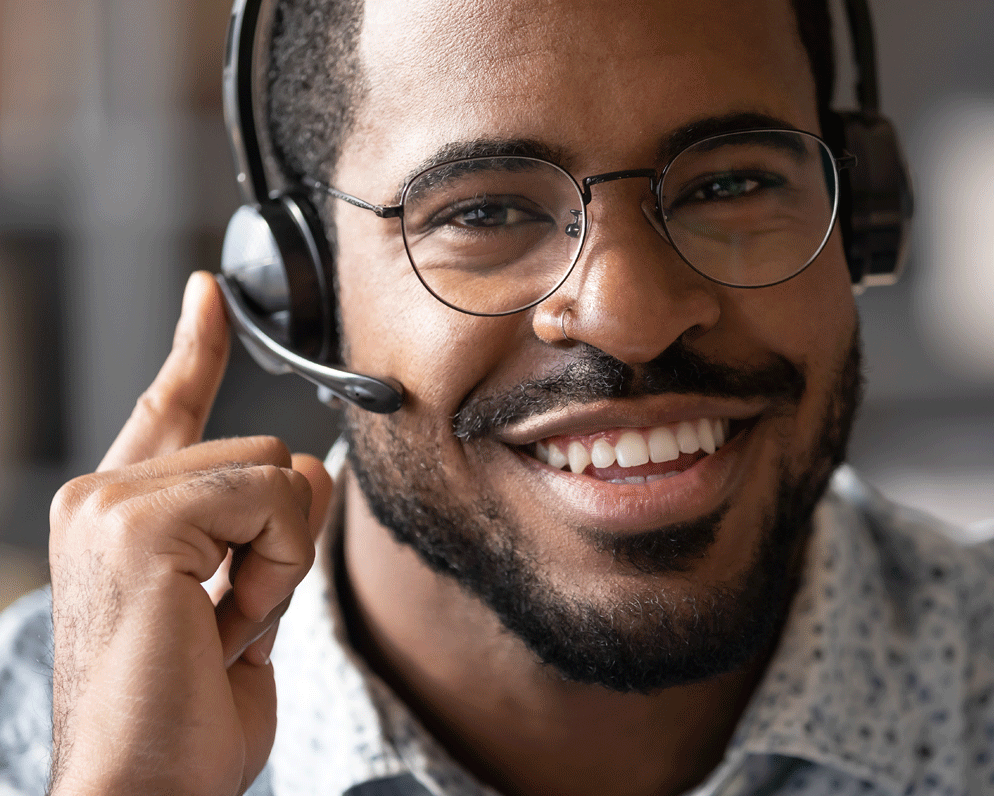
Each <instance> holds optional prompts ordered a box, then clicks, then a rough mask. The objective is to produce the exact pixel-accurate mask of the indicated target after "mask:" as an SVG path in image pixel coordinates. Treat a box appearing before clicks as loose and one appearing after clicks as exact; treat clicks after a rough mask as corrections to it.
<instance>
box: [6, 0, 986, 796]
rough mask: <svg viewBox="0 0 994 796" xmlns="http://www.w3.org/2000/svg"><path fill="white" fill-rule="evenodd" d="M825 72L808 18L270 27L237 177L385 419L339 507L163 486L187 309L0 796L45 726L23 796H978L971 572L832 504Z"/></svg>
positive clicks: (632, 11)
mask: <svg viewBox="0 0 994 796" xmlns="http://www.w3.org/2000/svg"><path fill="white" fill-rule="evenodd" d="M829 28H830V22H829V19H828V14H827V9H826V8H825V7H824V6H823V5H821V4H819V3H807V2H803V0H797V2H794V3H791V2H789V0H756V2H750V3H742V2H731V1H728V0H699V1H698V2H694V3H686V2H680V1H679V0H655V1H650V0H639V1H638V2H630V3H625V4H623V6H621V5H619V4H617V3H607V2H599V1H598V0H583V1H582V2H570V3H562V2H555V1H554V0H542V1H541V2H536V0H502V1H501V2H489V0H483V2H480V1H479V0H476V1H474V2H472V3H462V2H443V0H426V1H425V2H418V3H408V2H401V1H400V0H369V2H367V3H366V4H365V6H364V7H363V6H362V5H361V4H356V3H345V4H338V3H333V2H320V0H310V2H302V1H301V2H298V1H297V0H287V1H286V2H280V3H279V4H278V9H277V13H276V22H275V28H274V30H273V32H272V54H271V57H270V71H269V74H270V102H269V105H268V110H269V114H270V131H271V134H272V137H273V143H274V147H275V150H276V152H278V153H279V156H280V159H281V161H282V164H283V168H284V170H285V171H286V174H287V176H288V177H289V178H290V179H291V181H292V182H293V183H295V184H296V185H297V186H298V187H300V186H308V188H309V191H310V193H311V194H312V196H311V198H312V199H313V200H314V201H315V202H316V203H317V208H318V212H319V213H320V215H321V218H322V219H323V222H324V231H325V233H326V234H327V235H328V238H329V240H331V241H332V244H333V245H332V248H333V250H334V258H335V259H334V261H335V272H334V277H333V278H334V282H335V288H336V295H337V302H338V326H339V333H340V338H339V339H340V341H341V346H340V347H341V353H342V356H343V359H344V362H345V363H346V364H347V365H348V367H349V368H350V369H351V370H354V371H356V372H358V373H362V374H374V375H375V376H376V377H378V378H381V379H389V380H391V381H390V382H389V383H390V384H397V383H399V384H402V385H403V401H402V403H401V405H400V407H399V409H397V411H394V412H392V413H387V414H377V413H371V412H366V411H362V410H361V409H358V408H356V407H348V408H347V409H346V414H345V420H346V433H345V435H344V438H343V441H342V442H341V443H340V444H339V445H338V446H336V450H335V451H333V454H332V456H331V457H329V470H331V471H332V475H333V477H334V481H335V483H334V486H332V483H331V481H330V480H329V478H328V475H327V473H326V471H325V469H324V468H323V467H322V466H321V464H320V462H318V461H317V460H315V459H313V458H311V457H305V456H295V457H291V456H290V454H289V453H288V452H287V451H286V449H285V448H284V447H283V446H282V445H281V444H280V443H279V442H278V441H276V440H271V439H265V438H247V439H235V440H221V441H215V442H209V443H199V439H200V435H201V433H202V429H203V424H204V422H205V419H206V416H207V413H208V412H209V408H210V404H211V401H212V399H213V394H214V392H215V390H216V388H217V384H218V383H219V381H220V378H221V375H222V373H223V369H224V360H225V355H226V339H227V327H226V323H225V320H224V312H223V309H222V304H221V293H220V292H219V290H218V288H217V285H216V284H215V283H214V282H213V281H212V280H210V279H207V278H206V277H205V276H204V275H202V274H200V275H195V276H194V278H193V279H192V280H191V282H190V285H189V286H188V289H187V295H186V297H185V299H184V310H183V315H182V318H181V320H180V324H179V326H178V329H177V335H176V343H175V346H174V350H173V352H172V354H171V355H170V357H169V359H168V361H167V362H166V364H165V366H164V367H163V370H162V372H161V373H160V375H159V377H158V378H157V379H156V382H155V383H154V384H153V385H152V387H151V388H150V389H149V391H148V392H147V393H146V395H145V396H144V397H143V399H142V400H141V401H139V405H138V408H137V409H136V411H135V414H134V415H133V416H132V418H131V419H130V420H129V421H128V424H127V425H126V427H125V428H124V430H123V431H122V432H121V435H120V437H119V438H118V440H117V441H116V442H115V443H114V446H113V447H112V448H111V450H110V452H109V453H108V454H107V457H106V459H105V460H104V462H103V463H102V464H101V467H100V469H99V471H98V472H97V473H95V474H93V475H91V476H86V477H84V478H81V479H77V480H76V481H73V482H71V483H70V484H68V485H67V486H66V487H65V488H64V489H63V490H62V491H61V492H60V494H59V495H58V496H57V498H56V501H55V504H54V506H53V512H52V518H53V526H52V572H53V588H52V598H51V599H52V615H53V617H54V647H53V649H54V664H53V665H54V678H53V683H54V697H53V696H51V695H49V693H48V691H47V685H46V683H45V681H44V677H42V676H40V675H39V674H38V673H37V671H36V669H37V667H34V668H33V669H31V670H30V671H25V668H26V667H24V666H21V667H20V668H19V667H18V665H17V662H18V660H21V661H23V660H28V659H30V658H31V656H32V654H37V655H39V656H42V657H45V656H47V654H48V653H47V652H46V650H47V649H48V645H49V644H50V643H51V642H50V641H49V640H48V639H49V633H51V632H52V631H51V630H50V629H48V627H47V620H46V618H45V612H46V611H47V610H48V604H49V602H48V601H49V598H48V596H47V595H45V594H40V595H37V596H35V597H33V598H31V599H30V600H29V601H28V602H27V603H23V604H22V605H21V607H20V608H18V609H15V611H14V612H13V613H12V614H8V616H7V617H6V618H5V619H4V624H3V625H2V628H3V632H5V633H7V634H8V636H9V637H10V638H11V639H12V640H16V642H17V649H18V653H17V655H15V656H13V657H12V659H11V660H10V661H8V662H6V663H5V666H6V668H5V669H4V670H3V671H4V672H5V673H6V682H7V683H9V684H10V685H6V686H4V691H3V700H4V702H3V704H4V710H5V717H6V716H7V715H11V716H15V717H16V719H15V720H14V722H13V723H12V725H11V726H12V727H13V728H14V730H13V731H12V733H13V736H16V739H17V740H15V741H12V742H10V743H8V742H7V741H4V742H3V743H5V744H6V746H5V747H2V754H3V755H5V757H4V756H0V769H2V770H3V773H2V776H4V777H6V779H3V780H2V783H3V784H0V788H2V787H3V786H4V785H6V786H7V787H8V791H9V792H20V791H17V790H16V788H17V787H23V788H24V789H25V790H24V791H23V792H32V791H31V790H30V787H31V782H32V781H34V782H37V781H39V778H40V777H43V776H44V773H42V769H43V767H44V766H45V765H47V763H46V760H47V753H46V752H45V749H44V746H43V744H41V742H40V740H39V738H40V736H41V734H42V733H43V732H44V730H45V727H44V722H42V721H40V720H39V718H38V717H39V710H38V708H37V706H38V705H39V704H40V703H41V702H43V701H45V700H48V699H53V698H54V703H53V711H54V753H53V758H52V769H51V776H52V780H51V793H53V794H60V795H61V794H83V793H86V794H97V793H100V794H111V793H171V794H175V793H183V794H187V793H189V794H194V793H204V794H208V793H209V794H237V793H241V792H244V791H245V790H246V789H247V788H250V787H251V793H253V794H291V793H292V794H305V793H314V794H343V793H345V794H350V796H360V795H362V796H387V794H408V795H409V796H424V794H429V793H433V794H437V796H443V795H447V794H453V795H456V794H458V795H459V796H463V795H466V794H474V795H475V794H485V793H492V792H494V791H497V792H500V793H504V794H508V796H512V795H513V796H533V795H535V796H537V795H538V794H541V795H542V796H546V795H552V796H559V794H562V795H563V796H566V795H567V794H571V795H575V796H584V795H585V794H598V796H601V795H603V794H618V795H619V796H628V795H630V796H641V795H643V794H644V795H645V796H649V795H652V796H663V795H664V794H680V793H687V792H692V793H695V794H702V796H703V794H718V793H721V794H747V793H748V794H752V793H819V794H823V793H839V794H843V793H880V794H891V793H893V794H899V793H912V792H922V793H924V792H928V793H949V794H960V793H980V792H984V791H985V790H986V789H988V788H990V787H991V786H992V785H991V783H992V781H994V780H992V779H991V778H992V777H994V755H992V754H991V753H990V748H991V738H994V706H992V703H994V664H992V657H994V652H992V639H994V626H992V623H994V619H992V616H994V610H992V609H994V599H992V595H991V588H990V586H991V581H992V574H994V555H992V551H991V549H990V548H989V547H982V548H976V549H974V550H973V551H970V552H969V553H964V552H962V551H960V550H958V549H957V548H955V547H954V546H953V545H951V544H950V543H949V542H947V541H944V539H943V537H942V536H941V535H939V534H937V533H935V532H934V531H933V530H932V529H931V528H930V527H929V526H930V525H931V524H932V523H930V521H927V520H925V519H923V518H916V517H913V516H911V515H910V514H904V513H901V512H900V511H899V510H898V509H896V508H894V507H892V506H889V505H887V504H885V503H884V502H883V501H882V499H880V498H879V497H878V496H875V495H874V494H873V493H872V492H870V491H869V490H868V489H867V488H866V487H865V486H863V485H862V484H861V483H860V482H859V481H858V479H857V478H856V476H855V475H854V474H853V473H852V472H851V471H849V470H847V469H845V468H842V469H841V470H839V469H838V468H839V465H840V464H841V463H842V461H843V459H844V455H845V447H846V441H847V438H848V435H849V430H850V426H851V422H852V419H853V415H854V412H855V410H856V406H857V403H858V398H859V391H860V347H859V333H858V320H857V315H856V309H855V305H854V301H853V287H852V280H851V275H850V270H849V268H848V266H847V262H846V257H845V254H844V242H843V235H842V231H841V230H840V227H839V225H838V224H837V223H836V221H837V215H836V214H837V208H838V203H839V199H840V192H841V191H840V170H842V169H844V168H846V167H850V166H852V165H853V164H852V163H851V158H847V156H846V153H844V152H842V151H841V150H840V149H839V148H838V147H833V146H830V145H829V144H827V143H825V141H824V140H823V138H824V136H829V137H831V135H829V133H830V132H831V131H828V130H824V129H823V121H824V120H825V119H827V118H828V98H829V97H830V96H831V93H832V77H831V71H832V67H831V58H830V53H831V44H830V36H829ZM370 211H373V212H370ZM225 289H226V290H229V289H230V285H229V286H228V287H226V288H225ZM229 311H230V312H233V313H235V312H237V308H236V307H234V306H232V307H231V308H229ZM294 361H295V362H296V361H297V360H294ZM295 367H296V366H295ZM197 443H199V444H197ZM343 459H347V463H344V464H343ZM833 473H835V476H834V480H832V479H833ZM830 482H831V486H829V485H830ZM329 505H330V506H331V510H330V511H329ZM329 518H330V520H329ZM322 530H324V531H325V533H324V535H323V537H321V541H320V542H319V543H318V545H317V556H316V558H317V561H318V563H317V565H315V566H314V568H313V571H312V572H311V574H310V575H309V576H308V577H307V579H306V580H304V581H303V583H302V584H301V580H302V579H303V578H304V575H305V573H307V571H308V570H309V569H310V567H311V564H312V562H313V561H314V560H315V551H314V539H315V538H316V537H318V535H319V534H320V533H321V531H322ZM229 548H234V550H235V552H234V555H233V557H230V558H228V559H227V561H226V555H227V553H228V551H229ZM228 562H230V563H228ZM219 567H220V568H221V569H220V570H219V569H218V568H219ZM229 567H230V569H229ZM229 578H230V581H231V583H232V584H233V588H231V589H230V590H229V588H228V580H229ZM202 581H209V582H208V583H207V588H206V590H205V589H204V588H202V587H201V585H200V584H201V582H202ZM298 584H300V588H298V589H296V591H297V593H296V597H295V599H294V605H293V607H292V609H291V610H290V611H289V612H288V613H287V614H286V615H285V616H284V611H285V610H286V607H287V603H288V601H289V596H290V594H291V593H292V592H293V591H294V589H295V588H296V587H297V586H298ZM280 617H283V618H282V623H281V624H282V628H283V629H282V630H281V631H280V632H279V636H278V638H277V628H278V624H277V623H278V622H279V621H280ZM274 644H275V651H273V650H274ZM32 645H34V646H32ZM36 649H37V650H38V652H37V653H33V652H32V650H36ZM271 651H273V657H272V662H271V661H270V652H271ZM27 668H30V667H27ZM277 687H278V689H279V695H280V702H279V712H278V715H279V728H278V731H277V726H276V725H277V721H276V718H277V707H276V689H277ZM5 720H6V719H5ZM274 739H275V740H274ZM4 765H6V768H4ZM260 772H261V776H260ZM32 778H34V779H32ZM253 783H254V784H253ZM11 789H14V790H11ZM8 791H2V792H8Z"/></svg>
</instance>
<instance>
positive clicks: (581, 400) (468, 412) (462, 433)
mask: <svg viewBox="0 0 994 796" xmlns="http://www.w3.org/2000/svg"><path fill="white" fill-rule="evenodd" d="M805 387H806V380H805V378H804V374H803V373H802V372H801V370H800V368H799V367H798V366H797V365H795V364H794V363H793V362H791V361H790V360H788V359H787V358H786V357H784V356H782V355H779V354H778V355H774V356H772V357H771V358H770V359H769V360H768V361H766V362H764V363H763V364H762V365H758V366H756V367H747V366H739V365H728V364H725V363H721V362H715V361H713V360H710V359H708V358H706V357H704V356H702V355H701V354H699V353H697V352H696V351H694V350H693V349H691V348H689V347H688V346H687V345H686V344H685V343H683V341H681V340H678V341H676V342H675V343H673V345H671V346H670V347H669V348H667V349H666V350H665V351H664V352H663V353H662V354H660V355H659V356H658V357H656V358H655V359H653V360H652V361H651V362H648V363H646V364H641V365H626V364H625V363H624V362H621V361H620V360H618V359H615V358H614V357H612V356H610V355H609V354H605V353H604V352H603V351H600V350H598V349H596V348H594V347H592V346H584V347H583V348H582V349H580V350H579V352H578V359H576V360H575V361H573V362H571V363H569V364H568V365H567V366H566V367H565V368H563V369H562V371H560V372H559V373H555V374H553V375H550V376H546V377H543V378H540V379H534V380H531V381H526V382H522V383H521V384H519V385H517V386H516V387H514V389H512V390H511V391H509V392H507V393H504V394H499V395H493V394H491V395H482V396H470V397H469V398H467V400H466V401H465V402H464V403H463V405H462V406H461V407H460V409H459V411H458V412H456V414H455V416H454V417H453V419H452V424H453V433H455V435H456V437H458V438H459V439H461V440H463V441H466V442H469V441H472V440H477V439H482V438H484V437H489V436H492V435H494V434H496V433H499V432H500V431H501V430H502V429H504V428H506V427H507V426H508V425H510V424H511V423H515V422H518V421H520V420H524V419H526V418H528V417H532V416H535V415H541V414H544V413H546V412H550V411H553V410H556V409H561V408H563V407H565V406H568V405H570V404H586V403H593V402H594V401H600V400H604V399H608V398H638V397H642V396H651V395H665V394H668V393H669V394H678V395H687V394H694V395H700V396H702V397H710V398H730V399H741V400H749V399H752V398H767V399H770V400H772V401H773V402H775V403H785V404H788V403H789V404H794V403H797V402H798V401H799V400H800V399H801V396H802V395H803V394H804V390H805Z"/></svg>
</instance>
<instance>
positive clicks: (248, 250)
mask: <svg viewBox="0 0 994 796" xmlns="http://www.w3.org/2000/svg"><path fill="white" fill-rule="evenodd" d="M277 3H278V0H235V1H234V5H233V8H232V12H231V21H230V23H229V26H228V33H227V42H226V48H225V63H224V85H223V93H222V96H223V103H224V118H225V126H226V128H227V131H228V137H229V139H230V143H231V149H232V153H233V155H234V159H235V166H236V169H237V179H238V186H239V189H240V192H241V195H242V199H243V202H244V204H243V205H242V206H241V207H240V208H239V209H238V210H237V211H236V212H235V214H234V216H232V218H231V221H230V222H229V224H228V229H227V232H226V233H225V238H224V244H223V247H222V252H221V274H220V275H219V276H218V277H217V279H218V282H219V284H220V286H221V290H222V293H223V295H224V299H225V303H226V305H227V309H228V317H229V319H230V321H231V324H232V326H233V327H234V329H235V331H236V333H237V334H238V336H239V338H240V339H241V340H242V343H244V345H245V347H246V348H247V349H248V351H249V353H250V354H251V355H252V356H253V358H254V359H255V360H256V361H257V362H258V363H259V364H260V365H261V366H262V367H263V368H264V369H265V370H267V371H269V372H270V373H274V374H282V373H296V374H298V375H300V376H303V377H304V378H305V379H308V380H309V381H311V382H313V383H314V384H316V385H317V387H318V398H319V399H320V400H321V401H323V402H325V403H328V404H334V403H335V401H336V399H340V400H344V401H348V402H349V403H351V404H353V405H355V406H358V407H359V408H361V409H366V410H369V411H372V412H381V413H389V412H395V411H397V410H398V409H400V407H401V406H402V404H403V402H404V388H403V386H402V385H401V384H400V383H398V382H397V381H395V380H393V379H389V378H374V377H372V376H366V375H362V374H358V373H353V372H350V371H348V370H344V369H342V368H341V367H336V366H333V365H329V364H326V363H327V362H328V361H329V360H331V359H332V358H333V357H334V356H335V352H336V350H337V343H336V336H337V335H336V319H335V300H334V290H333V285H334V270H333V262H332V257H331V251H330V248H329V245H328V242H327V240H326V238H325V235H324V231H323V228H322V226H321V222H320V219H319V217H318V213H317V211H316V210H315V209H314V207H313V205H312V204H311V202H310V201H309V199H308V198H307V196H306V194H305V193H304V192H303V189H302V187H301V186H298V185H292V184H289V185H288V184H286V177H285V175H284V174H283V171H282V169H281V167H280V164H279V162H278V161H277V158H276V157H275V156H274V154H273V148H272V146H271V142H270V140H269V127H268V124H267V121H266V113H267V107H266V102H265V97H266V91H267V87H268V64H267V63H266V59H265V58H264V57H263V54H268V52H269V43H270V37H271V33H272V28H273V24H272V23H273V17H274V14H275V9H276V5H277ZM846 12H847V18H848V22H849V31H850V34H851V37H852V44H853V56H854V61H855V65H856V74H857V84H856V98H857V102H858V105H859V108H858V109H857V110H855V111H842V112H836V111H833V112H832V113H831V114H830V118H828V119H827V120H825V124H824V126H825V128H826V129H825V130H824V134H825V137H826V139H827V140H828V142H829V144H830V146H832V148H833V149H834V150H840V151H841V150H844V151H845V152H847V153H849V154H851V155H854V156H855V159H856V165H855V166H854V167H852V168H850V169H847V170H846V171H844V172H843V173H842V183H843V184H842V191H841V195H840V210H839V222H840V224H841V225H842V233H843V240H844V242H845V249H846V257H847V260H848V264H849V273H850V276H851V278H852V283H853V290H854V291H856V292H860V291H862V290H863V289H865V288H866V287H869V286H875V285H889V284H893V283H894V282H895V281H897V278H898V276H899V275H900V272H901V269H902V267H903V264H904V261H905V258H906V254H907V242H908V238H909V232H910V225H911V218H912V214H913V206H914V202H913V197H912V191H911V180H910V177H909V175H908V170H907V166H906V165H905V160H904V157H903V155H902V152H901V146H900V143H899V141H898V138H897V134H896V133H895V131H894V128H893V125H892V124H891V123H890V121H888V120H887V119H886V118H885V117H884V116H882V115H881V114H880V110H879V107H880V103H879V91H878V87H877V70H876V53H875V48H874V41H873V29H872V23H871V19H870V9H869V6H868V4H867V0H846Z"/></svg>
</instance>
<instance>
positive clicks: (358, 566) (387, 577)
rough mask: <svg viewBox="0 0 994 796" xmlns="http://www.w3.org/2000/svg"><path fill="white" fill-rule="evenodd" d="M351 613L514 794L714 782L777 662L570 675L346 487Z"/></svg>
mask: <svg viewBox="0 0 994 796" xmlns="http://www.w3.org/2000/svg"><path fill="white" fill-rule="evenodd" d="M346 517H347V521H346V527H345V539H344V562H345V573H344V575H345V578H344V579H343V582H342V587H343V593H344V597H345V600H346V603H347V604H346V606H345V608H346V614H347V615H348V616H349V618H350V619H351V620H352V624H351V631H352V633H353V637H354V640H355V643H356V645H357V646H358V648H359V650H360V652H362V654H363V655H364V656H365V657H366V658H367V659H368V661H369V662H370V664H371V666H372V667H373V668H374V670H375V671H377V673H378V674H379V675H380V676H381V677H382V678H383V679H384V680H385V681H386V682H388V683H389V684H390V685H391V687H393V688H394V690H395V691H396V692H397V693H398V694H399V695H400V696H401V698H402V699H404V701H405V702H406V703H407V704H408V706H409V707H410V708H411V709H412V710H413V711H414V713H415V714H416V715H417V716H418V718H419V719H420V720H421V721H422V723H423V724H424V725H425V726H426V727H427V728H428V729H429V730H430V731H431V732H432V733H433V734H434V735H435V736H436V738H438V740H439V741H441V742H442V743H443V745H445V746H446V748H447V749H448V750H449V752H450V754H452V755H453V757H454V758H455V759H456V760H458V761H459V762H460V763H461V764H463V765H464V766H466V767H467V768H468V769H469V770H470V771H471V772H472V773H473V774H474V775H475V776H477V777H478V778H479V779H480V780H482V781H484V782H486V783H487V784H489V785H491V786H492V787H494V788H496V789H497V790H499V791H500V792H502V793H504V794H506V796H537V795H538V794H542V795H543V796H559V795H560V794H561V795H562V796H566V794H570V796H585V794H591V796H592V795H593V794H598V796H607V795H609V794H610V795H612V796H641V795H642V794H646V795H648V794H652V796H665V794H678V793H682V792H684V791H686V790H687V789H689V788H691V787H693V786H694V785H695V784H697V783H699V782H701V781H702V780H703V779H704V778H705V777H706V776H707V775H708V773H709V772H710V771H712V770H713V769H714V768H715V766H717V764H718V763H719V762H720V761H721V757H722V754H723V752H724V749H725V747H726V746H727V744H728V741H729V739H730V738H731V735H732V733H733V731H734V728H735V725H736V723H737V721H738V719H739V717H740V716H741V714H742V711H743V710H744V709H745V706H746V704H747V702H748V700H749V697H750V696H751V694H752V692H753V690H754V688H755V686H756V684H757V683H758V680H759V678H760V676H761V675H762V672H763V669H764V667H765V663H766V656H764V657H763V659H762V660H759V661H757V662H756V663H754V664H753V665H752V666H750V667H748V668H747V669H745V670H742V671H736V672H731V673H728V674H726V675H722V676H720V677H717V678H713V679H711V680H707V681H704V682H698V683H693V684H689V685H683V686H676V687H672V688H668V689H664V690H661V691H658V692H654V693H651V694H647V695H646V694H622V693H617V692H614V691H610V690H608V689H606V688H603V687H600V686H591V685H580V684H576V683H570V682H565V681H564V680H563V679H562V678H560V677H559V676H558V675H557V673H556V672H555V671H554V670H552V669H551V668H550V667H548V666H545V665H543V664H541V663H540V662H539V661H538V660H537V659H536V658H535V657H534V655H533V654H532V653H531V652H530V651H529V650H528V649H526V648H525V646H524V645H523V644H522V643H521V642H520V641H519V640H518V639H517V638H516V637H513V636H512V635H511V634H510V633H508V632H507V631H506V630H504V629H503V627H502V626H501V625H500V623H499V622H498V621H497V619H496V617H494V615H493V614H492V613H491V612H490V610H489V609H488V608H486V607H485V606H483V605H482V604H481V603H480V602H479V601H478V600H476V599H475V598H474V597H472V596H470V595H468V594H466V593H465V592H464V591H463V590H462V589H461V588H460V587H459V586H458V585H457V584H456V583H455V582H454V581H452V580H451V579H449V578H447V577H445V576H442V575H438V574H437V573H434V572H432V571H431V570H430V569H428V568H427V567H426V566H425V565H424V564H423V563H422V562H421V561H420V559H419V558H418V557H417V555H416V554H415V553H414V552H413V551H411V550H410V549H408V548H407V547H402V546H400V545H398V544H397V543H396V542H395V541H394V540H393V538H392V537H391V536H390V534H389V532H388V531H387V530H386V529H384V528H383V527H382V526H380V525H379V523H378V522H377V521H376V520H375V518H373V517H372V516H371V515H370V514H369V512H368V509H367V507H366V504H365V501H364V499H363V498H362V496H361V494H360V492H359V490H358V488H357V487H356V485H355V483H354V481H353V480H352V479H351V478H349V479H348V481H347V485H346Z"/></svg>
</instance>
